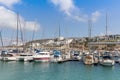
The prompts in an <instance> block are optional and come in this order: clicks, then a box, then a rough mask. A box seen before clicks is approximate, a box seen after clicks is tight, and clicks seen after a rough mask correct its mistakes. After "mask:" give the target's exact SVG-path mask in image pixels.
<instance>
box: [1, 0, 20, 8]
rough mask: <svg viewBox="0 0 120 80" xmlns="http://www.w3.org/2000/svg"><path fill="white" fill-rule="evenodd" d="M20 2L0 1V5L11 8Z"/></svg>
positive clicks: (14, 0)
mask: <svg viewBox="0 0 120 80" xmlns="http://www.w3.org/2000/svg"><path fill="white" fill-rule="evenodd" d="M20 1H21V0H0V4H2V5H4V6H7V7H12V6H13V5H14V4H16V3H19V2H20Z"/></svg>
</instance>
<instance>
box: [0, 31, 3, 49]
mask: <svg viewBox="0 0 120 80" xmlns="http://www.w3.org/2000/svg"><path fill="white" fill-rule="evenodd" d="M0 40H1V45H2V48H3V39H2V31H0Z"/></svg>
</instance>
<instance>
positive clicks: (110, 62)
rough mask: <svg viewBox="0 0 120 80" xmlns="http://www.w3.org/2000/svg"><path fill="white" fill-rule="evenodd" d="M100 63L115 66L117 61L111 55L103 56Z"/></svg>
mask: <svg viewBox="0 0 120 80" xmlns="http://www.w3.org/2000/svg"><path fill="white" fill-rule="evenodd" d="M100 64H101V65H103V66H113V65H114V64H115V61H114V60H113V59H112V58H111V57H110V56H103V57H102V59H101V60H100Z"/></svg>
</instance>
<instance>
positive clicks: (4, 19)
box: [0, 6, 40, 31]
mask: <svg viewBox="0 0 120 80" xmlns="http://www.w3.org/2000/svg"><path fill="white" fill-rule="evenodd" d="M0 15H1V16H0V27H7V28H13V29H16V28H17V27H16V25H17V14H16V13H15V12H13V11H11V10H9V9H7V8H5V7H3V6H0ZM19 20H20V21H19V22H20V23H19V26H20V25H21V28H24V29H26V30H29V31H32V30H34V29H35V30H38V28H39V27H40V25H39V24H38V23H36V22H34V21H25V20H24V18H23V17H21V16H19ZM25 23H26V25H25ZM35 24H36V26H34V25H35Z"/></svg>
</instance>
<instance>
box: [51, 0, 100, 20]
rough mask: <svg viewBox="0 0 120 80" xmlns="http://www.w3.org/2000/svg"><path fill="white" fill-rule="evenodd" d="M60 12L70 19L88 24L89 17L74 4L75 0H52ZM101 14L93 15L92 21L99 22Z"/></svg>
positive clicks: (95, 13)
mask: <svg viewBox="0 0 120 80" xmlns="http://www.w3.org/2000/svg"><path fill="white" fill-rule="evenodd" d="M50 1H51V2H52V3H53V4H54V5H55V6H57V7H58V8H59V9H60V11H62V12H63V13H64V14H66V15H67V16H68V17H71V18H72V19H75V20H77V21H80V22H88V15H86V14H83V13H82V12H81V11H80V10H79V8H78V7H77V6H76V5H75V4H74V0H50ZM99 16H100V13H99V12H98V11H96V12H94V13H92V20H93V21H94V22H95V21H97V19H98V17H99Z"/></svg>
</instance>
